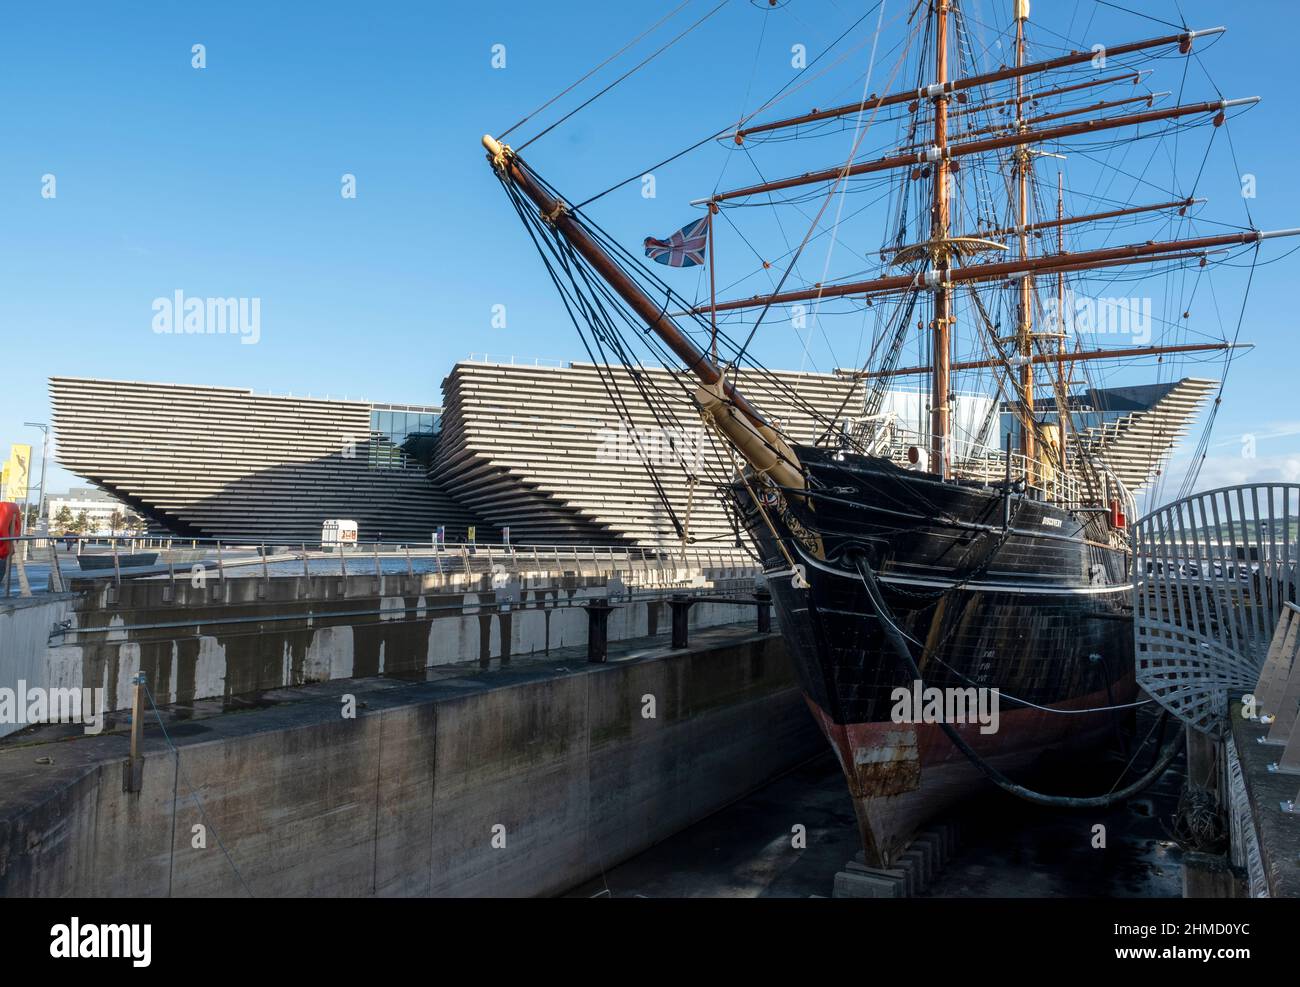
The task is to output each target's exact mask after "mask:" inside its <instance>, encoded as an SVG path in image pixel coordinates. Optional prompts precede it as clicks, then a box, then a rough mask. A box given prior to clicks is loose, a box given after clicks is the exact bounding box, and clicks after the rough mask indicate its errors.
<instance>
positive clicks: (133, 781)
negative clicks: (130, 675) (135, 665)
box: [122, 672, 144, 792]
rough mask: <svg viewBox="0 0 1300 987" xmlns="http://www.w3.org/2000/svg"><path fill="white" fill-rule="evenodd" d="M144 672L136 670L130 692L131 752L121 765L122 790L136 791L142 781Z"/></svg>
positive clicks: (138, 789)
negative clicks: (132, 687)
mask: <svg viewBox="0 0 1300 987" xmlns="http://www.w3.org/2000/svg"><path fill="white" fill-rule="evenodd" d="M143 741H144V672H137V673H136V676H135V685H134V689H133V690H132V693H131V754H130V756H129V757H128V758H127V762H126V764H125V765H123V771H122V791H124V792H138V791H140V788H141V786H142V782H143V781H144V753H143V751H142V750H141V749H140V748H141V746H142V744H143Z"/></svg>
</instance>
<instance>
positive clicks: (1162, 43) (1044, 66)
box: [735, 0, 1226, 144]
mask: <svg viewBox="0 0 1300 987" xmlns="http://www.w3.org/2000/svg"><path fill="white" fill-rule="evenodd" d="M931 2H932V3H933V2H934V0H931ZM1224 30H1226V29H1225V28H1222V27H1212V28H1208V29H1207V30H1203V31H1184V32H1183V33H1182V34H1170V35H1166V36H1164V37H1160V38H1147V39H1145V40H1143V41H1131V42H1128V43H1127V44H1121V45H1107V46H1105V51H1106V54H1107V57H1109V58H1117V57H1119V56H1120V55H1128V54H1131V53H1133V52H1135V51H1145V50H1147V49H1149V48H1163V47H1166V46H1168V45H1175V44H1176V45H1178V50H1179V52H1180V53H1181V54H1184V55H1187V54H1190V53H1191V50H1192V42H1193V41H1194V40H1195V39H1196V38H1201V37H1207V36H1209V35H1212V34H1222V33H1223V32H1224ZM1096 57H1097V55H1096V52H1095V51H1092V50H1088V51H1075V52H1071V53H1070V54H1068V55H1061V56H1059V57H1057V58H1049V59H1047V60H1046V61H1042V62H1031V63H1029V64H1027V65H1021V66H1015V67H1013V68H1001V69H998V70H997V71H994V72H985V73H982V74H980V75H971V76H967V77H965V78H963V79H955V80H953V81H952V82H950V83H947V89H948V91H949V93H950V94H951V93H958V92H961V91H962V90H964V89H971V88H974V87H976V86H984V85H988V84H989V83H992V82H1007V81H1009V80H1011V79H1016V78H1019V77H1021V76H1026V75H1036V74H1038V73H1039V72H1050V71H1052V70H1053V69H1062V68H1069V67H1070V66H1071V65H1082V64H1083V63H1084V62H1091V61H1092V60H1093V59H1094V58H1096ZM931 96H933V93H930V92H928V91H927V90H925V89H921V90H916V89H908V90H905V91H903V92H897V93H891V94H889V95H888V96H879V97H877V96H875V95H874V94H873V95H872V96H869V97H868V98H867V102H866V103H865V104H864V103H861V102H857V103H846V104H845V105H843V106H835V107H832V108H830V109H827V110H813V111H812V112H811V113H804V114H800V115H799V116H794V117H787V118H786V119H784V120H772V121H770V122H768V123H758V124H754V126H752V127H742V128H741V129H740V130H737V131H736V135H735V138H736V143H738V144H739V143H743V142H744V139H745V138H746V137H748V136H749V135H750V134H761V133H766V132H767V131H771V130H781V129H784V128H786V127H798V126H800V125H801V124H805V123H816V122H817V121H819V120H830V119H834V118H835V117H842V116H849V115H851V114H854V113H861V112H862V111H863V109H864V107H865V109H867V110H874V109H877V108H879V107H883V106H897V105H899V104H902V103H911V102H913V101H915V100H918V99H927V98H930V97H931Z"/></svg>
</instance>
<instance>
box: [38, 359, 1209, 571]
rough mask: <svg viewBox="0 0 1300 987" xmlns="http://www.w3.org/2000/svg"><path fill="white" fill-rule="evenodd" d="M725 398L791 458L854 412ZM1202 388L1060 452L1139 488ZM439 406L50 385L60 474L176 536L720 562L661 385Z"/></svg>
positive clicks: (503, 372)
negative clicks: (340, 532)
mask: <svg viewBox="0 0 1300 987" xmlns="http://www.w3.org/2000/svg"><path fill="white" fill-rule="evenodd" d="M611 375H612V380H611ZM739 385H740V387H741V389H742V390H743V391H744V392H745V394H746V395H747V396H748V397H750V398H751V399H753V400H754V402H755V403H756V404H757V405H758V406H759V407H761V408H762V409H763V410H764V413H765V414H767V415H769V416H770V417H772V418H775V419H776V420H778V421H779V422H780V423H781V425H782V427H783V428H784V429H785V431H786V432H787V433H788V434H789V435H791V436H792V437H793V438H794V439H795V440H796V441H800V442H808V441H813V440H814V439H816V438H817V437H818V436H819V435H820V434H822V433H823V432H824V431H825V430H826V428H827V425H826V422H827V421H835V422H841V423H844V424H845V427H848V425H849V423H850V422H851V421H852V420H854V419H855V418H857V416H860V415H861V414H862V409H863V405H864V392H863V384H862V383H861V382H859V381H856V380H854V379H853V378H852V377H851V376H844V375H834V374H816V373H794V372H784V371H776V372H771V373H766V374H762V375H758V374H754V373H752V372H751V373H748V374H747V373H743V372H742V373H741V374H740V378H739ZM1213 387H1214V382H1212V381H1205V380H1196V379H1193V378H1187V379H1184V380H1181V381H1176V382H1172V383H1169V384H1163V385H1152V386H1148V387H1139V388H1112V389H1105V390H1096V391H1092V390H1090V391H1088V392H1087V393H1086V394H1082V395H1080V396H1079V397H1078V398H1077V402H1078V406H1077V407H1076V409H1075V410H1076V413H1077V414H1078V415H1079V416H1080V417H1081V419H1082V421H1083V422H1084V423H1085V424H1087V425H1088V426H1089V427H1087V428H1086V429H1084V430H1083V431H1081V432H1079V433H1076V434H1074V435H1073V436H1072V438H1071V442H1072V446H1071V451H1072V454H1074V455H1076V456H1077V455H1080V454H1085V453H1086V454H1087V455H1088V456H1091V457H1097V458H1100V459H1102V460H1106V461H1107V462H1108V464H1109V465H1111V467H1112V468H1113V469H1115V470H1116V472H1117V473H1118V474H1119V475H1120V477H1121V479H1122V480H1123V482H1125V484H1126V485H1127V486H1129V488H1130V489H1132V490H1137V489H1140V488H1141V486H1142V485H1143V484H1144V483H1146V482H1147V481H1148V480H1149V479H1150V478H1151V477H1152V476H1153V475H1154V473H1155V471H1156V469H1157V468H1158V467H1159V466H1160V464H1162V463H1163V462H1164V460H1165V459H1166V458H1167V456H1168V454H1169V452H1170V451H1171V450H1172V448H1173V445H1174V444H1175V442H1176V441H1177V440H1178V439H1180V438H1181V437H1183V436H1184V435H1185V434H1186V431H1187V428H1188V426H1189V424H1190V423H1191V421H1192V420H1193V419H1194V417H1195V415H1196V413H1197V412H1198V410H1199V409H1200V407H1202V406H1203V404H1204V401H1205V399H1206V398H1207V396H1208V395H1209V394H1210V393H1211V392H1212V390H1213ZM442 388H443V404H442V405H441V406H440V407H433V406H427V407H408V406H397V405H380V404H372V403H369V402H364V401H337V400H329V399H320V398H298V397H276V396H268V395H258V394H254V393H252V392H251V391H248V390H241V389H237V388H227V387H201V386H186V385H175V384H146V383H137V382H127V381H102V380H91V379H87V378H73V377H54V378H51V379H50V396H51V402H52V404H53V409H54V427H55V434H56V438H57V449H58V457H59V462H60V463H61V464H62V465H63V466H64V467H66V468H67V469H69V470H71V471H72V472H74V473H76V474H78V475H79V476H82V477H84V478H85V479H87V480H89V481H90V482H92V483H94V484H95V485H97V486H99V487H101V488H102V489H104V490H107V491H109V492H110V493H112V494H114V495H116V496H118V497H119V498H121V499H122V500H124V501H125V502H126V503H128V504H129V505H130V506H131V507H132V508H134V509H135V510H137V511H139V512H140V513H142V514H144V515H145V516H146V517H148V518H150V519H151V521H153V523H154V524H156V525H158V526H159V527H162V528H166V529H167V530H170V531H172V532H175V533H177V534H182V535H189V536H209V537H221V538H227V539H231V540H236V539H248V540H250V541H277V542H283V543H287V542H293V541H308V542H312V541H315V540H317V539H319V537H320V529H321V522H322V521H323V520H325V519H327V518H348V519H352V520H355V521H357V522H358V525H359V529H360V531H359V538H360V540H361V541H363V542H364V541H372V540H379V539H380V538H381V536H382V538H383V539H385V540H389V541H409V542H428V541H429V540H430V538H431V537H432V536H433V532H434V531H435V530H436V529H437V527H439V526H445V527H446V529H447V532H446V533H447V539H448V541H461V540H464V539H465V538H466V535H467V532H468V529H469V528H470V526H473V527H474V528H475V529H476V534H477V539H478V541H480V542H499V541H500V540H501V538H502V532H501V531H500V529H501V528H504V527H507V526H508V527H509V528H510V540H511V542H512V543H514V544H516V545H520V544H529V545H562V544H573V543H580V544H591V545H613V544H622V545H641V546H647V547H650V546H655V547H663V546H676V545H679V544H680V543H681V540H682V538H683V536H685V537H687V538H689V540H690V541H691V543H692V544H694V545H696V546H699V547H710V546H716V547H718V548H719V549H723V548H732V547H734V546H735V544H736V541H737V537H738V533H737V530H736V528H735V525H734V522H733V520H732V516H731V513H730V511H729V508H728V501H727V498H726V496H725V494H726V489H727V487H728V485H729V484H730V483H731V482H732V479H733V477H734V475H735V474H734V463H733V460H732V459H731V457H730V454H729V452H728V450H727V448H726V447H724V446H722V445H721V444H719V442H718V440H717V439H716V436H715V435H713V434H712V433H711V431H710V430H709V429H708V428H707V427H706V425H705V424H704V423H703V422H702V421H701V420H700V417H699V415H698V413H697V411H696V410H695V406H694V404H693V402H692V400H691V388H689V387H688V386H686V385H685V384H684V383H683V382H682V381H681V380H680V379H679V378H678V377H677V376H675V375H674V374H672V373H670V372H669V371H667V370H662V369H653V368H652V369H644V368H635V369H633V368H627V367H615V368H613V369H612V370H609V369H607V368H602V367H598V366H596V365H594V364H584V363H574V364H570V365H567V366H563V367H546V366H528V365H515V364H502V363H487V362H473V361H466V362H461V363H458V364H456V365H455V366H454V367H453V368H452V370H451V372H450V373H449V374H448V376H447V377H446V379H445V380H444V381H443V385H442ZM886 397H887V401H886V402H885V405H886V406H887V407H888V409H889V414H890V416H892V417H894V418H897V419H898V420H899V421H900V422H914V421H916V420H917V419H919V418H921V417H922V416H923V414H924V408H923V404H922V402H923V401H924V400H925V395H923V394H921V393H918V392H915V391H911V392H909V391H897V392H890V393H889V394H888V395H886ZM957 407H958V410H959V413H958V414H957V424H958V431H959V432H961V434H962V435H963V436H964V441H967V442H975V443H979V444H980V446H981V447H985V446H987V445H989V444H991V447H992V449H993V450H994V451H996V449H997V448H998V445H997V443H998V438H997V436H998V429H997V418H998V416H999V415H1001V418H1002V421H1003V427H1004V428H1005V427H1006V423H1007V422H1009V421H1011V420H1012V419H1013V418H1014V416H1012V415H1011V414H1010V413H1009V412H1008V411H1007V410H1006V409H1004V408H999V407H998V406H997V405H996V404H995V403H994V402H993V401H992V400H991V399H989V398H984V397H972V396H962V397H961V400H960V401H958V402H957ZM999 475H1000V472H999Z"/></svg>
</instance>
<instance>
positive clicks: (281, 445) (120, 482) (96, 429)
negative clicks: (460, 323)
mask: <svg viewBox="0 0 1300 987" xmlns="http://www.w3.org/2000/svg"><path fill="white" fill-rule="evenodd" d="M50 402H51V405H52V408H53V412H54V422H53V424H54V432H55V439H56V447H57V450H58V459H59V463H60V465H62V466H63V467H64V468H66V469H68V470H70V471H72V472H73V473H76V474H77V475H78V476H81V477H84V478H85V479H87V480H89V481H90V482H92V483H94V484H95V485H96V486H97V487H99V488H100V489H102V490H104V491H107V492H109V493H111V494H112V495H114V496H115V497H118V498H120V499H121V500H122V501H124V502H125V503H127V504H128V505H130V506H131V508H132V509H134V510H136V511H138V512H139V513H140V514H142V515H144V516H145V517H146V518H148V519H149V521H150V523H151V524H153V525H156V526H157V527H159V528H162V529H165V530H167V531H170V532H172V533H174V534H177V535H180V536H183V537H216V538H229V539H232V540H244V541H249V542H254V543H256V542H260V541H275V542H278V543H280V544H285V543H292V542H317V541H319V540H320V535H321V525H322V523H323V522H324V521H326V520H328V519H339V518H344V519H349V520H354V521H356V522H357V523H358V526H359V528H360V537H361V539H362V540H363V541H367V540H376V539H378V538H380V537H383V538H384V539H387V540H394V541H395V540H404V541H428V540H430V538H432V537H433V533H434V531H435V530H436V527H437V526H438V525H445V526H446V527H447V537H448V540H461V539H463V538H464V537H465V532H466V529H467V527H468V526H469V525H473V524H475V523H476V522H477V523H478V524H479V525H480V527H479V532H480V537H486V536H489V534H490V532H489V529H488V526H487V525H486V524H484V523H483V522H481V521H479V520H478V519H477V518H476V517H474V516H473V515H471V514H469V513H468V512H466V511H465V510H464V509H463V508H461V507H460V506H459V505H458V504H456V503H455V502H454V501H453V500H451V498H449V497H448V496H447V495H446V494H445V493H444V492H443V491H442V489H441V488H440V487H438V486H437V485H436V484H432V483H430V482H429V480H428V478H427V476H426V475H425V474H426V469H427V467H426V465H425V463H426V462H427V461H428V459H429V457H431V456H432V455H433V454H434V450H435V448H436V443H437V433H438V425H439V418H440V415H441V411H440V409H438V408H436V407H429V406H407V405H381V404H372V403H370V402H367V401H343V400H330V399H326V398H310V397H292V396H273V395H265V394H254V393H253V392H252V391H250V390H246V389H242V388H233V387H203V386H189V385H179V384H150V383H142V382H138V381H107V380H92V379H88V378H76V377H52V378H50Z"/></svg>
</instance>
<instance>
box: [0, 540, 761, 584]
mask: <svg viewBox="0 0 1300 987" xmlns="http://www.w3.org/2000/svg"><path fill="white" fill-rule="evenodd" d="M104 540H105V539H102V538H100V537H98V536H68V537H66V538H61V537H52V536H49V535H20V536H16V537H4V538H0V545H2V544H5V543H10V544H13V543H17V544H20V545H21V546H22V549H21V551H16V552H11V553H10V557H11V558H12V559H13V560H14V561H15V562H16V563H17V564H16V565H11V566H8V567H7V572H6V574H5V592H4V595H5V596H6V597H8V596H12V595H13V593H12V585H13V576H14V573H15V571H17V573H18V576H19V580H20V583H23V584H25V583H26V574H25V568H24V565H25V563H26V562H27V561H28V554H29V550H32V549H35V550H40V549H48V550H49V553H50V558H49V562H50V564H51V584H52V585H54V584H57V586H56V587H55V588H56V589H57V588H59V587H61V586H62V584H63V578H64V574H63V572H62V570H61V568H60V561H59V559H60V556H59V552H58V548H57V546H58V543H59V542H63V543H65V544H66V543H68V542H72V543H74V544H75V545H76V548H77V552H76V556H77V557H78V558H80V557H81V556H82V555H83V554H86V553H84V552H83V551H82V549H83V548H84V547H85V546H86V545H88V544H90V545H93V544H96V543H99V542H102V541H104ZM107 541H108V549H109V552H108V553H107V554H108V555H109V556H110V557H111V559H112V562H113V575H112V578H113V582H114V585H115V586H120V584H121V580H122V573H123V569H124V568H125V569H126V570H127V576H128V578H130V577H132V576H137V575H139V576H152V575H157V574H161V573H163V572H166V573H168V574H169V575H170V577H171V579H172V580H173V581H174V580H175V578H176V572H175V562H176V560H175V559H170V558H169V559H167V561H166V563H165V566H164V565H163V564H161V563H155V564H151V565H148V566H144V567H132V566H123V564H122V563H123V557H122V556H123V554H126V555H132V554H140V553H142V551H143V552H148V551H150V550H153V549H156V550H157V552H158V553H159V554H161V553H163V552H169V553H171V552H186V551H194V550H196V549H198V548H200V547H202V548H203V549H205V550H207V551H211V552H215V555H216V558H215V560H209V559H207V558H204V559H182V560H181V562H182V564H184V563H187V562H188V563H190V564H191V565H192V566H193V565H200V566H204V567H206V565H205V564H206V563H208V562H210V561H215V565H216V568H217V578H218V579H219V580H224V579H225V578H226V577H225V570H226V569H228V568H238V567H241V566H247V565H259V564H260V565H261V567H262V570H263V577H264V578H265V579H267V580H269V579H270V578H271V574H270V570H269V566H270V564H271V563H281V562H295V561H301V562H302V563H303V574H304V575H308V576H310V575H311V569H310V562H311V561H313V560H316V561H319V560H323V559H334V558H337V559H338V561H339V566H340V573H341V574H342V575H344V576H346V575H355V574H356V573H349V572H348V568H347V561H348V559H349V558H354V559H356V558H363V557H366V556H369V557H370V558H372V559H373V560H374V565H375V571H374V575H375V576H376V577H379V578H382V577H383V576H384V573H383V571H382V566H381V560H383V559H394V558H404V559H406V562H407V572H408V574H409V575H414V574H415V573H414V561H415V560H416V559H425V558H427V559H432V560H433V561H434V565H435V570H436V572H437V573H438V574H440V575H454V574H456V573H457V572H459V573H460V574H463V575H469V574H473V573H475V572H479V573H482V572H484V571H486V572H488V573H491V574H498V573H508V574H513V575H519V574H522V573H525V572H529V571H545V570H547V569H549V568H552V567H554V568H558V569H559V570H560V571H564V572H568V571H573V572H576V573H577V574H578V575H580V576H583V575H587V574H588V570H590V574H591V575H600V574H602V573H610V574H613V575H628V576H629V577H632V576H634V575H639V574H644V573H647V572H650V571H655V572H658V573H659V574H660V576H661V579H660V580H659V583H663V584H667V583H669V582H677V581H679V579H678V578H677V576H676V572H677V570H679V569H682V568H685V569H688V570H691V569H696V570H700V571H701V572H703V571H704V570H707V569H735V570H744V571H746V573H756V572H757V571H758V566H757V565H756V564H755V563H754V562H753V560H752V558H751V557H750V556H749V555H748V554H747V553H746V552H745V551H744V550H743V549H736V548H730V547H729V548H725V549H721V548H716V547H712V546H709V547H697V546H686V547H683V546H681V545H655V546H640V545H575V544H569V545H511V544H502V545H492V544H489V543H484V542H438V541H437V540H436V539H433V540H430V541H429V542H418V543H412V542H388V541H385V542H378V541H371V542H360V541H358V542H353V543H347V544H341V545H340V544H333V543H324V542H318V541H307V542H304V541H296V542H295V541H289V540H261V541H250V540H245V539H235V540H231V539H221V538H154V539H137V538H126V539H117V538H109V539H107ZM119 542H124V543H125V545H126V546H127V547H128V551H127V552H125V553H122V552H119ZM149 542H155V543H156V544H149ZM268 545H269V546H270V549H271V550H274V549H275V548H278V547H286V548H289V549H290V550H289V551H288V552H282V553H280V554H278V555H277V554H271V552H268ZM71 547H72V546H71V545H69V546H68V549H69V552H68V553H65V556H64V557H66V554H70V553H71ZM231 552H234V553H235V555H234V557H231V555H230V554H229V553H231ZM480 561H481V562H483V563H484V564H485V568H483V567H476V565H475V563H476V562H480ZM457 563H458V564H457ZM529 563H532V565H531V566H530V565H529ZM570 563H572V564H571V565H570ZM133 568H134V569H136V571H134V572H133V571H131V570H132V569H133ZM669 571H671V572H672V573H673V574H674V575H673V576H672V577H671V578H669V577H668V576H667V573H668V572H669ZM637 581H638V582H640V580H637ZM20 595H23V596H30V595H31V590H30V588H29V587H26V586H25V585H24V586H23V587H22V588H21V589H20Z"/></svg>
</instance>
